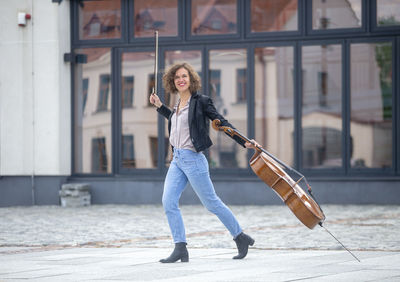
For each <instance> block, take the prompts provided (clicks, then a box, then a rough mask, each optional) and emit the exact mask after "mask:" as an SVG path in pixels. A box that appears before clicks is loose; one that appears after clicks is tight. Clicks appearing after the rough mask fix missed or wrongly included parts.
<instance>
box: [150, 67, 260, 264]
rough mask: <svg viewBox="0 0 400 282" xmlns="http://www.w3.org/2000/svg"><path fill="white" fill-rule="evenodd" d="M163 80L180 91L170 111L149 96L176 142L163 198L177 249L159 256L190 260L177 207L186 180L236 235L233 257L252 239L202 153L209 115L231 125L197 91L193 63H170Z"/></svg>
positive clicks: (172, 90) (243, 253)
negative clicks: (225, 200) (216, 183)
mask: <svg viewBox="0 0 400 282" xmlns="http://www.w3.org/2000/svg"><path fill="white" fill-rule="evenodd" d="M163 85H164V88H165V90H166V92H169V93H178V95H179V101H178V103H177V105H176V106H175V108H174V110H172V111H171V110H170V109H169V108H168V107H166V106H165V105H163V104H162V102H161V101H160V99H159V97H158V96H157V95H156V94H152V95H151V96H150V103H151V104H153V105H154V106H156V107H157V111H158V112H159V113H160V114H162V115H163V116H164V117H165V118H167V119H168V131H169V134H170V137H169V140H170V143H171V145H172V147H173V160H172V162H171V165H170V167H169V169H168V173H167V176H166V178H165V183H164V192H163V197H162V203H163V207H164V210H165V213H166V215H167V219H168V224H169V227H170V229H171V233H172V237H173V239H174V243H175V249H174V251H173V252H172V254H171V255H170V256H169V257H168V258H166V259H162V260H160V262H162V263H172V262H176V261H178V260H181V261H182V262H188V261H189V254H188V251H187V248H186V235H185V227H184V224H183V220H182V215H181V213H180V209H179V198H180V197H181V194H182V192H183V190H184V189H185V186H186V184H187V182H188V181H189V182H190V184H191V186H192V187H193V189H194V191H195V192H196V194H197V195H198V197H199V198H200V201H201V202H202V204H203V205H204V206H205V207H206V208H207V209H208V210H209V211H210V212H212V213H214V214H215V215H217V217H218V218H219V219H220V220H221V222H222V223H223V224H224V225H225V227H226V228H227V229H228V230H229V232H230V233H231V235H232V236H233V238H234V239H233V240H234V241H235V242H236V245H237V248H238V255H236V256H234V257H233V258H234V259H242V258H244V257H245V256H246V255H247V251H248V248H249V246H252V245H253V244H254V240H253V239H252V238H251V237H250V236H248V235H246V234H245V233H243V231H242V228H241V227H240V225H239V223H238V221H237V220H236V218H235V216H234V215H233V213H232V212H231V210H230V209H229V208H228V207H227V206H226V205H225V204H224V203H223V202H222V201H221V200H220V198H219V197H218V196H217V195H216V193H215V190H214V186H213V184H212V182H211V179H210V174H209V168H208V162H207V159H206V157H205V156H204V154H203V153H202V151H204V150H205V149H207V148H209V147H210V146H211V145H212V142H211V139H210V137H209V136H208V132H209V121H208V119H210V120H214V119H219V120H220V121H221V123H222V125H224V126H230V127H232V125H231V124H229V123H228V121H227V120H225V119H224V118H223V117H222V116H221V115H220V114H219V113H218V112H217V111H216V109H215V107H214V105H213V102H212V100H211V99H210V98H209V97H207V96H204V95H200V94H198V93H197V91H198V90H199V89H200V87H201V83H200V77H199V75H198V74H197V73H196V72H195V71H194V69H193V68H192V67H191V66H190V65H189V64H187V63H178V64H175V65H173V66H172V67H170V68H169V69H168V70H167V71H166V73H165V74H164V76H163ZM235 141H236V142H238V143H239V144H240V145H242V146H243V147H248V148H254V145H253V144H251V143H248V142H247V143H244V142H243V141H242V140H240V139H237V140H235ZM253 141H254V140H253ZM255 144H257V143H255Z"/></svg>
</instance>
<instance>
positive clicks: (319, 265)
mask: <svg viewBox="0 0 400 282" xmlns="http://www.w3.org/2000/svg"><path fill="white" fill-rule="evenodd" d="M166 253H168V250H167V249H164V248H129V247H123V248H110V247H108V248H104V247H102V248H95V247H92V248H87V247H85V248H71V249H63V250H53V251H42V252H36V253H34V255H33V253H29V252H28V253H19V254H9V255H6V256H1V257H0V281H26V280H29V281H294V280H296V281H297V280H307V281H384V280H385V279H386V281H400V268H399V265H400V253H399V252H383V251H358V252H357V255H358V256H359V257H360V259H361V263H359V262H357V261H355V260H354V259H352V258H351V257H349V256H348V254H347V253H346V252H344V251H333V250H328V251H308V250H305V251H301V250H259V249H252V250H251V252H250V253H249V255H248V257H246V258H245V259H244V260H232V259H231V257H232V256H233V255H234V254H235V251H234V250H227V249H203V248H201V249H191V250H190V262H189V263H180V262H178V263H175V264H161V263H159V262H158V259H159V258H160V257H164V256H165V255H166Z"/></svg>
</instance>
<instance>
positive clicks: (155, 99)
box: [150, 93, 162, 108]
mask: <svg viewBox="0 0 400 282" xmlns="http://www.w3.org/2000/svg"><path fill="white" fill-rule="evenodd" d="M150 103H151V104H152V105H154V106H156V107H157V108H159V107H161V106H162V103H161V100H160V98H158V96H157V94H155V93H152V94H151V95H150Z"/></svg>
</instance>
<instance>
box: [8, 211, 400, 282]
mask: <svg viewBox="0 0 400 282" xmlns="http://www.w3.org/2000/svg"><path fill="white" fill-rule="evenodd" d="M231 209H232V211H233V212H234V214H235V215H236V216H237V218H238V220H239V222H240V224H241V225H242V227H243V229H244V230H245V231H246V232H247V233H248V234H250V235H251V236H252V237H253V238H254V239H255V240H256V243H255V245H254V247H252V248H251V249H250V250H249V254H248V256H247V257H246V258H245V259H244V260H239V261H238V260H232V259H231V257H232V256H233V255H235V254H236V249H235V244H234V242H233V241H232V238H231V237H230V235H229V233H228V232H227V231H226V229H225V228H224V226H223V225H222V224H221V223H220V222H219V220H218V219H217V218H216V217H215V216H214V215H212V214H210V213H209V212H207V211H206V210H205V208H204V207H202V206H182V207H181V210H182V214H183V216H184V220H185V225H186V232H187V237H188V248H189V254H190V262H189V263H175V264H161V263H159V262H158V260H159V259H160V258H164V257H167V256H168V255H169V254H170V252H171V251H172V248H173V246H172V243H171V238H170V234H169V229H168V225H167V221H166V218H165V216H164V213H163V210H162V207H161V206H127V205H103V206H97V205H96V206H89V207H83V208H62V207H59V206H33V207H10V208H0V281H25V280H29V281H120V280H123V281H301V280H306V281H400V239H399V235H400V232H399V231H400V224H399V223H400V206H370V205H369V206H336V205H324V206H323V209H324V212H325V215H326V217H327V219H326V221H325V224H324V226H325V227H326V228H328V229H329V230H330V231H331V232H332V233H333V234H334V235H335V236H336V237H337V238H338V239H339V240H340V241H341V242H342V243H343V244H345V245H346V246H347V247H348V248H349V249H350V250H351V251H352V252H353V253H354V254H355V255H356V256H357V257H359V258H360V260H361V262H358V261H356V260H355V259H354V258H353V257H352V256H351V255H350V254H349V253H347V252H346V251H345V250H343V249H342V248H341V246H340V245H339V243H337V242H336V241H335V240H334V239H333V238H332V237H331V236H330V235H329V234H328V233H327V232H326V231H325V230H324V229H323V228H321V227H319V226H316V227H315V228H314V229H313V230H310V229H308V228H306V227H305V226H303V225H302V224H301V223H300V222H299V221H298V220H297V218H296V217H295V216H294V215H293V214H292V213H291V212H290V210H289V209H288V208H287V207H286V206H285V205H283V204H282V205H279V206H231Z"/></svg>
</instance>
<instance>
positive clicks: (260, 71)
mask: <svg viewBox="0 0 400 282" xmlns="http://www.w3.org/2000/svg"><path fill="white" fill-rule="evenodd" d="M293 52H294V49H293V47H265V48H255V50H254V78H255V81H254V82H255V84H254V95H255V97H254V110H255V117H254V120H255V140H257V142H258V143H260V145H261V146H263V147H264V148H267V149H268V151H269V152H271V153H272V154H273V155H274V156H276V157H277V158H278V159H280V160H282V161H283V162H285V163H287V164H288V165H291V166H293V160H294V152H293V148H294V146H293V144H294V142H293V136H294V133H293V132H294V94H293V93H294V77H293V69H294V63H293Z"/></svg>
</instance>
